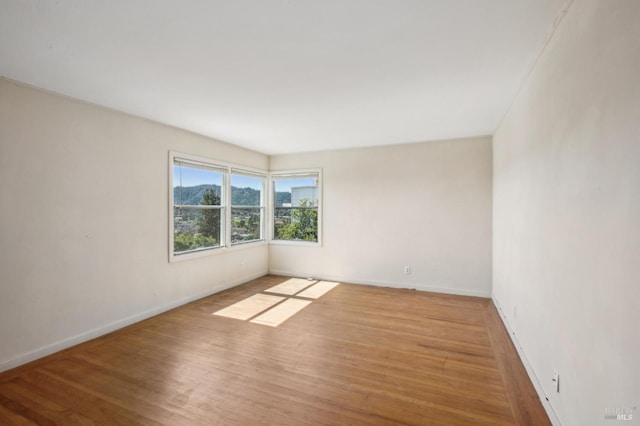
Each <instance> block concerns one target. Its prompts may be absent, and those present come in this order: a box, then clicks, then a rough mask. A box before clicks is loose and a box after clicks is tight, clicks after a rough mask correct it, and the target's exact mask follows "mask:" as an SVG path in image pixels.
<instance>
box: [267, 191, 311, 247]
mask: <svg viewBox="0 0 640 426" xmlns="http://www.w3.org/2000/svg"><path fill="white" fill-rule="evenodd" d="M298 207H301V208H292V209H291V223H288V224H286V225H282V226H280V227H278V228H276V238H277V239H279V240H305V241H318V209H317V208H310V207H314V206H313V203H312V202H311V201H310V200H308V199H306V198H305V199H302V200H300V206H298Z"/></svg>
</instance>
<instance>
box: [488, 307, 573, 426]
mask: <svg viewBox="0 0 640 426" xmlns="http://www.w3.org/2000/svg"><path fill="white" fill-rule="evenodd" d="M491 300H493V304H494V305H495V306H496V309H497V311H498V314H499V315H500V319H501V320H502V323H503V324H504V326H505V328H506V329H507V333H508V334H509V337H510V338H511V341H512V342H513V346H515V347H516V351H518V356H519V357H520V360H521V361H522V364H523V365H524V368H525V370H527V374H528V375H529V379H530V380H531V383H533V387H534V388H535V390H536V393H537V394H538V397H539V398H540V401H541V402H542V406H543V407H544V410H545V411H546V412H547V415H548V416H549V420H551V424H553V425H555V426H562V423H561V422H560V419H559V418H558V416H557V415H556V412H555V410H554V409H553V406H552V405H551V401H549V399H548V397H547V395H546V394H545V393H544V389H543V388H542V385H541V384H540V380H538V376H536V373H535V371H534V370H533V367H532V366H531V364H530V363H529V360H528V359H527V355H526V354H525V352H524V349H523V348H522V345H520V342H519V341H518V337H517V336H516V333H515V331H514V329H513V327H511V324H510V323H509V320H508V319H507V316H506V315H505V313H504V311H503V309H502V306H501V305H500V302H498V299H496V297H495V295H491Z"/></svg>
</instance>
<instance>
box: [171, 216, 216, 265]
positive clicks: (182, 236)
mask: <svg viewBox="0 0 640 426" xmlns="http://www.w3.org/2000/svg"><path fill="white" fill-rule="evenodd" d="M221 223H222V211H221V210H220V209H206V210H203V209H194V208H174V209H173V229H174V231H173V251H174V253H176V254H178V253H183V252H188V251H192V250H198V249H204V248H211V247H218V246H220V228H221Z"/></svg>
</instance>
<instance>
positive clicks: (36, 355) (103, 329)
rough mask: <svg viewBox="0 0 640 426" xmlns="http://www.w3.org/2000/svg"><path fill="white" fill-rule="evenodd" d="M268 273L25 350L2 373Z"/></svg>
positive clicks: (2, 366)
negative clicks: (31, 349)
mask: <svg viewBox="0 0 640 426" xmlns="http://www.w3.org/2000/svg"><path fill="white" fill-rule="evenodd" d="M264 275H266V273H265V272H259V273H255V274H250V275H246V276H244V277H242V278H239V279H237V280H233V281H231V282H228V283H224V284H222V285H220V286H217V287H215V288H213V289H210V290H207V291H204V292H202V293H198V294H194V295H192V296H187V297H183V298H181V299H178V300H174V301H172V302H169V303H165V304H164V305H160V306H157V307H155V308H151V309H148V310H146V311H144V312H140V313H138V314H134V315H131V316H129V317H126V318H123V319H120V320H117V321H114V322H111V323H109V324H105V325H103V326H100V327H96V328H93V329H91V330H88V331H85V332H84V333H80V334H77V335H75V336H72V337H69V338H67V339H63V340H59V341H57V342H54V343H51V344H49V345H46V346H42V347H40V348H38V349H35V350H33V351H29V352H24V353H22V354H20V355H18V356H16V357H14V358H10V359H7V360H2V361H0V373H2V372H4V371H7V370H11V369H12V368H16V367H19V366H21V365H23V364H27V363H29V362H32V361H35V360H37V359H40V358H43V357H45V356H47V355H51V354H54V353H56V352H59V351H61V350H64V349H67V348H70V347H72V346H75V345H78V344H80V343H84V342H87V341H89V340H92V339H95V338H97V337H100V336H104V335H105V334H109V333H111V332H113V331H116V330H119V329H121V328H124V327H127V326H129V325H132V324H135V323H137V322H140V321H143V320H145V319H148V318H151V317H153V316H156V315H159V314H162V313H164V312H167V311H170V310H172V309H175V308H177V307H179V306H182V305H186V304H187V303H191V302H193V301H196V300H198V299H202V298H203V297H207V296H211V295H212V294H216V293H219V292H221V291H224V290H227V289H230V288H232V287H235V286H238V285H240V284H244V283H246V282H248V281H251V280H254V279H256V278H260V277H262V276H264Z"/></svg>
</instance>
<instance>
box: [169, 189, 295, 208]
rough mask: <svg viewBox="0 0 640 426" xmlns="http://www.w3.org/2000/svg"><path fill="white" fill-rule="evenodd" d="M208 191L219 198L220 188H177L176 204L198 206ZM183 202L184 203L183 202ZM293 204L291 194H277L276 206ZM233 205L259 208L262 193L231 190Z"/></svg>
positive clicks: (175, 193) (248, 190) (174, 195)
mask: <svg viewBox="0 0 640 426" xmlns="http://www.w3.org/2000/svg"><path fill="white" fill-rule="evenodd" d="M207 189H213V192H215V193H216V194H217V195H218V197H219V196H220V186H218V185H198V186H184V187H183V186H176V187H174V188H173V199H174V202H175V203H176V204H182V205H191V206H192V205H197V204H200V202H201V201H202V196H203V194H204V192H205V191H206V190H207ZM181 200H182V201H181ZM290 202H291V193H290V192H276V206H281V205H282V203H290ZM231 204H232V205H234V206H258V205H260V191H258V190H256V189H253V188H237V187H235V186H234V187H232V188H231Z"/></svg>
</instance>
